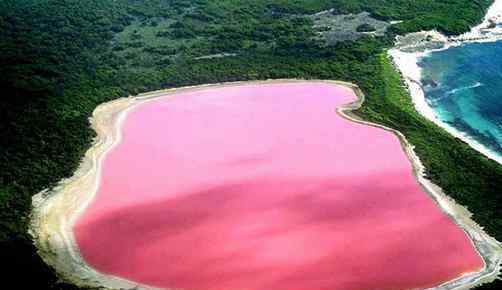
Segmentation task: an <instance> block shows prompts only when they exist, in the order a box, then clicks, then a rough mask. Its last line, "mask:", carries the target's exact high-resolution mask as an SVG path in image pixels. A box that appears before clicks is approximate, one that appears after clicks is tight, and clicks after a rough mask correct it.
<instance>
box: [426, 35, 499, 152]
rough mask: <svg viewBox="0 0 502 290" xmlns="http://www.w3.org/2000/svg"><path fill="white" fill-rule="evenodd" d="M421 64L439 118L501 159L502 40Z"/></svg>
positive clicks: (468, 46) (449, 51)
mask: <svg viewBox="0 0 502 290" xmlns="http://www.w3.org/2000/svg"><path fill="white" fill-rule="evenodd" d="M418 64H419V66H420V67H422V83H423V86H424V91H425V96H426V100H427V102H428V103H429V105H430V106H431V107H432V108H433V109H434V111H435V113H436V115H437V116H438V117H439V118H440V119H441V120H442V121H444V122H446V123H448V124H450V125H451V126H453V127H455V128H456V129H458V130H460V131H462V132H465V133H467V134H468V135H469V136H470V137H471V138H472V139H475V140H477V141H478V142H480V143H481V144H483V145H485V146H486V147H487V148H489V149H490V150H491V151H493V152H494V153H496V154H497V155H499V156H502V41H498V42H491V43H468V44H463V45H461V46H456V47H452V48H449V49H447V50H443V51H437V52H432V53H431V54H429V55H428V56H425V57H423V58H421V59H420V60H419V63H418Z"/></svg>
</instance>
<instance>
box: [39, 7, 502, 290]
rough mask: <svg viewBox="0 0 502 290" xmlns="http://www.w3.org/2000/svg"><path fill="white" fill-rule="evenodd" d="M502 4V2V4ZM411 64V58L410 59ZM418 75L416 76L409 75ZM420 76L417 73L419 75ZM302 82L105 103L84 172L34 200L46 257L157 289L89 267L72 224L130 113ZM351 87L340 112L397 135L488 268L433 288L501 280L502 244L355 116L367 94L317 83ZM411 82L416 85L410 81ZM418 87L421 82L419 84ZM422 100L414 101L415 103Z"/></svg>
mask: <svg viewBox="0 0 502 290" xmlns="http://www.w3.org/2000/svg"><path fill="white" fill-rule="evenodd" d="M498 2H500V1H498ZM408 61H409V60H408ZM410 73H411V74H413V72H410ZM414 73H416V71H415V72H414ZM298 81H301V80H274V81H262V82H238V83H228V84H215V85H205V86H197V87H186V88H179V89H171V90H163V91H157V92H151V93H148V94H142V95H139V96H137V97H130V98H122V99H118V100H115V101H112V102H109V103H105V104H102V105H100V106H99V107H98V108H97V109H96V110H95V112H94V114H93V117H92V119H91V124H92V127H93V129H94V130H96V132H97V137H96V140H95V142H94V144H93V146H92V147H91V148H90V149H89V150H88V151H87V153H86V155H85V157H84V159H83V160H82V163H81V165H80V167H79V169H78V170H77V171H76V172H75V174H74V176H72V177H71V178H69V179H67V180H63V181H62V182H61V183H60V184H59V185H58V186H57V187H56V188H54V189H53V190H52V191H50V192H47V191H44V192H41V193H39V194H37V195H35V196H34V198H33V212H32V223H31V225H32V226H31V230H30V232H31V234H32V235H33V237H34V241H35V244H36V246H37V247H38V249H39V253H40V255H41V256H42V258H43V259H44V260H45V261H46V262H47V263H48V264H49V265H51V266H53V267H54V268H55V269H56V271H57V272H58V273H59V275H60V277H61V278H62V279H64V280H66V281H69V282H72V283H75V284H77V285H80V286H94V287H100V286H104V287H106V288H110V289H133V288H135V289H155V288H152V287H148V286H146V285H138V283H135V282H132V281H128V280H125V279H122V278H118V277H115V276H111V275H106V274H103V273H100V272H98V271H96V270H95V269H93V268H92V267H90V266H89V265H88V264H87V263H86V262H85V261H84V259H83V258H82V256H81V255H80V253H79V249H78V247H77V245H76V242H75V237H74V233H73V230H72V226H73V224H74V223H75V220H76V218H77V217H78V216H79V214H81V213H82V212H83V210H85V209H86V208H87V207H88V205H89V203H90V202H91V201H92V200H93V198H94V196H95V193H96V191H97V187H98V184H99V178H100V176H101V170H102V169H101V164H102V160H103V158H104V156H105V155H106V154H107V152H109V151H110V150H111V149H112V148H114V146H117V144H119V143H120V142H121V138H122V136H121V133H120V132H121V130H120V129H121V126H122V123H123V122H124V119H125V117H126V116H127V114H128V112H130V111H131V110H133V109H134V108H135V107H136V106H138V105H139V104H143V103H145V102H149V101H151V100H154V99H156V98H158V97H163V98H166V97H169V95H171V94H174V93H180V92H191V91H197V90H202V89H208V88H218V87H220V86H238V85H242V84H249V83H253V84H270V83H286V82H298ZM313 82H323V83H329V84H337V85H343V86H346V87H348V88H350V89H352V90H354V91H355V92H356V94H357V96H358V98H359V99H358V101H356V102H354V103H352V104H349V105H346V106H343V107H340V108H338V110H337V111H338V113H339V114H340V115H341V116H343V117H345V118H347V119H349V120H351V121H354V122H358V123H362V124H365V125H369V126H375V127H379V128H383V129H385V130H388V131H391V132H393V133H394V134H396V135H397V136H398V137H399V139H400V141H401V145H402V148H403V150H404V151H405V152H406V154H407V156H408V158H409V160H410V162H411V163H412V165H413V169H414V174H415V176H416V178H417V180H418V181H419V183H420V184H421V185H422V187H423V188H424V190H425V191H426V192H427V193H428V194H429V195H430V196H431V197H432V198H433V199H434V200H435V202H436V203H437V205H438V206H439V207H440V208H441V210H442V211H444V212H445V213H446V214H447V215H449V216H450V217H451V218H452V219H453V220H454V221H455V222H456V223H457V224H458V225H459V226H460V227H461V228H462V229H463V230H464V231H465V232H466V233H467V235H468V236H469V237H470V239H471V240H472V242H473V245H474V246H475V248H476V249H477V251H478V253H479V254H480V255H481V257H482V258H483V260H484V264H485V267H484V268H483V270H482V271H481V272H477V273H468V274H465V275H463V276H462V277H459V278H457V279H454V280H452V281H449V282H446V283H444V284H442V285H439V286H437V287H434V288H430V289H434V290H448V289H470V288H472V287H473V286H475V285H479V284H482V283H487V282H490V281H493V280H494V279H496V277H497V275H498V274H499V272H500V262H501V260H502V248H501V246H500V243H498V242H497V241H496V240H495V239H493V238H491V237H489V236H488V235H487V234H486V233H485V232H484V231H483V229H482V228H481V227H480V226H478V225H476V224H475V223H474V222H473V221H472V220H471V218H470V217H471V215H472V214H471V213H469V212H468V210H467V209H466V208H464V207H462V206H460V205H458V204H456V203H455V201H453V200H452V199H451V198H449V197H447V196H446V195H445V194H444V193H443V192H442V191H441V189H440V188H438V187H437V186H435V185H434V184H432V183H431V182H430V181H428V180H427V179H425V178H424V168H423V165H422V164H421V162H420V160H419V159H418V157H417V156H416V155H415V153H414V151H413V147H412V146H411V145H410V144H409V143H408V142H407V141H406V139H405V137H404V136H403V135H402V134H401V133H399V132H397V131H395V130H392V129H389V128H386V127H383V126H380V125H376V124H372V123H368V122H365V121H361V120H359V119H358V118H357V117H355V116H353V114H351V111H352V110H354V109H357V108H359V107H360V106H361V104H362V103H363V102H364V96H363V95H362V93H361V92H360V91H359V89H358V88H357V87H356V86H355V85H353V84H350V83H344V82H335V81H313ZM410 83H413V82H412V81H410ZM417 86H418V84H417ZM415 99H417V97H415V98H414V100H415Z"/></svg>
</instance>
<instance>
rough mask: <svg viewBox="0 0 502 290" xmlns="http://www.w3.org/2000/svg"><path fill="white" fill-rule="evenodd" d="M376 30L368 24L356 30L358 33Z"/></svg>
mask: <svg viewBox="0 0 502 290" xmlns="http://www.w3.org/2000/svg"><path fill="white" fill-rule="evenodd" d="M375 30H376V29H375V27H373V26H372V25H371V24H368V23H363V24H361V25H359V26H358V27H357V28H356V31H357V32H372V31H375Z"/></svg>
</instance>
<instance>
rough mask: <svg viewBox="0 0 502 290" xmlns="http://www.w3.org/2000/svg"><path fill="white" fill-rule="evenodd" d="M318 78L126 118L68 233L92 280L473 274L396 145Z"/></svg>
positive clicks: (197, 285) (276, 289)
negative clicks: (351, 114) (344, 111)
mask: <svg viewBox="0 0 502 290" xmlns="http://www.w3.org/2000/svg"><path fill="white" fill-rule="evenodd" d="M355 98H356V97H355V96H354V94H353V93H352V91H350V90H348V89H346V88H344V87H340V86H336V85H332V84H327V83H315V82H304V83H283V84H266V85H258V84H255V85H242V86H236V87H224V88H208V89H205V90H202V91H192V92H185V93H179V94H177V95H176V96H175V97H164V98H159V99H155V100H153V101H150V102H148V103H145V104H142V105H140V106H138V107H137V108H136V109H135V110H133V111H132V112H131V113H129V115H128V116H127V119H126V120H125V123H124V125H123V128H122V132H123V140H122V142H121V143H120V144H119V145H118V146H117V147H115V148H114V149H112V151H110V152H109V153H108V154H107V156H106V158H105V159H104V161H103V169H102V178H101V181H100V184H99V189H98V192H97V194H96V197H95V199H94V200H93V202H92V203H91V204H90V206H89V207H88V208H87V209H86V210H85V212H84V213H83V214H82V215H81V216H80V217H79V218H78V220H77V222H76V224H75V225H74V233H75V237H76V241H77V243H78V246H79V248H80V251H81V253H82V255H83V257H84V259H85V260H86V261H87V262H88V263H89V264H90V265H92V266H93V267H95V268H96V269H97V270H99V271H101V272H104V273H109V274H113V275H116V276H120V277H123V278H127V279H129V280H132V281H135V282H138V283H143V284H147V285H152V286H157V287H163V288H178V289H179V288H183V289H191V290H394V289H411V288H418V287H427V286H433V285H435V284H438V283H441V282H444V281H446V280H450V279H452V278H455V277H457V276H459V275H461V274H462V273H464V272H468V271H473V270H477V269H479V268H480V267H482V265H483V263H482V260H481V259H480V257H479V256H478V254H477V253H476V251H475V250H474V248H473V246H472V245H471V243H470V241H469V239H468V238H467V236H466V235H465V234H464V232H463V231H462V230H461V229H460V228H459V227H458V226H457V225H455V224H454V223H453V222H452V221H451V220H450V219H449V218H448V217H447V216H446V215H445V214H443V213H442V212H441V211H440V210H439V208H438V207H437V206H436V205H435V203H434V202H433V200H432V199H431V198H430V197H429V196H428V195H427V194H426V193H425V192H424V191H423V190H422V189H421V188H420V186H419V185H418V183H417V181H416V179H415V178H414V176H413V175H412V171H411V165H410V162H409V160H408V159H407V157H406V155H405V153H404V152H403V150H402V149H401V147H400V144H399V140H398V138H397V137H396V136H395V135H393V134H392V133H389V132H387V131H384V130H382V129H378V128H375V127H370V126H365V125H361V124H357V123H354V122H350V121H348V120H346V119H343V118H342V117H340V116H339V115H338V114H337V113H336V111H335V108H336V107H337V106H340V105H341V104H345V103H349V102H351V101H353V100H355Z"/></svg>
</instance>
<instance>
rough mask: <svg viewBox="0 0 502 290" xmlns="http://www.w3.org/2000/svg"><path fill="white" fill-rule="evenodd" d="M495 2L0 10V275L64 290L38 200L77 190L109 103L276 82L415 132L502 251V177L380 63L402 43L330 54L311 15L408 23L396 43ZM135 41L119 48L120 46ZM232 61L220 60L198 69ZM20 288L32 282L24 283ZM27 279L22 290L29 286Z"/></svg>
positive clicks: (356, 45) (146, 2)
mask: <svg viewBox="0 0 502 290" xmlns="http://www.w3.org/2000/svg"><path fill="white" fill-rule="evenodd" d="M490 2H491V1H490V0H477V1H465V0H449V1H435V0H423V1H413V0H365V1H364V0H304V1H300V0H293V1H291V0H272V1H269V0H254V1H249V0H218V1H215V0H196V1H193V0H143V1H138V0H86V1H81V0H2V1H0V85H1V88H2V90H3V93H2V99H1V101H0V117H1V119H2V120H1V122H0V132H1V138H0V148H1V150H0V164H1V165H2V170H1V171H0V263H2V268H3V269H7V270H4V271H3V272H2V274H3V275H2V278H3V281H2V283H3V285H9V282H11V281H9V280H10V279H15V282H16V283H17V287H16V288H19V289H37V290H43V289H54V290H55V289H75V287H73V286H71V285H66V284H61V283H59V282H58V279H57V278H56V277H55V275H54V273H52V271H51V270H50V269H49V268H48V267H47V266H46V265H45V264H44V263H43V262H42V261H41V259H40V258H39V257H38V255H37V254H36V252H35V249H34V247H33V245H32V244H31V240H30V237H29V236H28V234H27V232H26V230H27V223H28V220H29V217H28V214H29V211H30V206H31V195H32V194H35V193H37V192H39V191H40V190H42V189H44V188H47V187H50V186H51V185H54V184H55V183H56V182H57V181H58V180H60V179H61V178H64V177H68V176H71V174H72V172H73V171H74V170H75V168H76V167H77V166H78V163H79V160H80V158H81V157H82V156H83V153H84V152H85V150H86V149H87V148H88V147H89V145H90V143H91V140H92V137H93V136H94V132H92V130H90V128H89V124H88V117H89V116H90V114H91V112H92V111H93V109H94V108H95V107H96V106H97V105H98V104H100V103H102V102H105V101H108V100H111V99H114V98H118V97H122V96H127V95H128V94H137V93H140V92H145V91H150V90H154V89H160V88H167V87H176V86H183V85H193V84H202V83H216V82H222V81H237V80H255V79H269V78H305V79H310V78H315V79H342V80H348V81H352V82H355V83H357V84H359V85H360V86H361V88H362V89H363V91H364V92H365V93H366V95H367V99H368V101H367V103H366V105H365V106H364V109H363V110H362V111H361V112H360V113H361V114H362V115H363V116H364V117H365V118H368V119H370V120H373V121H377V122H381V123H384V124H386V125H388V126H391V127H394V128H397V129H399V130H401V131H402V132H404V133H405V134H406V136H407V137H408V138H409V139H410V141H411V142H412V143H413V144H415V145H416V146H417V152H418V153H419V155H420V157H421V158H422V160H423V162H424V163H425V164H426V166H427V168H428V174H429V176H430V177H431V178H432V179H433V180H434V181H435V182H437V183H438V184H439V185H441V186H442V187H443V188H444V189H445V190H446V191H447V192H448V193H449V194H450V195H451V196H453V197H455V198H456V199H457V200H459V201H460V202H461V203H462V204H465V205H468V206H469V208H470V209H471V211H473V212H474V213H476V215H475V217H474V218H475V219H476V220H477V221H478V222H479V223H480V224H482V225H483V226H486V228H487V230H488V231H489V233H490V234H492V235H494V236H496V237H497V238H498V239H499V240H502V219H501V218H500V216H497V215H496V213H499V215H500V212H501V211H502V210H501V208H500V204H502V201H501V200H500V195H498V194H499V193H500V192H502V189H501V188H500V186H501V183H500V180H502V175H501V170H502V169H501V167H500V166H499V165H497V164H495V163H494V162H491V161H489V160H486V159H485V158H483V157H482V156H481V155H480V154H478V153H476V152H474V151H473V150H472V149H470V148H469V147H468V146H467V145H465V144H464V143H462V142H460V141H459V140H455V139H454V138H453V137H451V136H449V135H447V134H446V133H445V132H443V131H442V130H440V129H438V128H437V127H435V126H434V125H432V124H431V123H429V122H427V121H426V120H424V119H423V118H422V117H420V116H419V115H418V114H417V113H416V112H415V111H414V109H413V107H412V105H411V103H410V101H409V97H408V96H407V94H406V93H405V92H404V91H403V90H402V88H401V87H400V80H399V78H398V76H397V74H396V73H395V72H394V71H393V70H392V68H391V67H390V65H389V64H388V61H387V60H386V59H385V57H382V56H381V53H382V49H385V48H387V47H389V46H390V44H391V43H390V39H392V35H388V36H387V37H384V38H379V39H375V38H363V39H360V40H358V41H357V42H340V43H337V45H336V46H335V47H326V45H325V44H324V43H319V42H317V41H315V40H313V39H312V33H313V32H312V29H311V28H312V27H311V25H312V23H311V22H310V20H309V19H308V18H306V17H303V14H309V13H315V12H319V11H320V10H324V9H330V8H335V9H336V11H337V12H343V13H348V12H359V11H362V10H367V11H370V12H371V13H373V14H374V15H375V16H377V17H379V18H381V19H395V20H404V22H403V23H401V24H399V25H397V26H393V31H392V33H402V32H408V31H415V30H420V29H429V28H438V29H440V30H443V31H445V32H448V33H459V32H463V31H466V30H467V29H468V27H469V26H472V25H474V24H475V23H476V22H478V21H479V20H480V19H481V17H482V15H483V13H484V11H485V9H486V8H487V6H488V5H489V4H490ZM126 30H128V31H127V32H128V33H129V32H130V34H125V36H127V37H124V40H123V41H119V39H118V35H123V34H124V32H126ZM222 52H227V53H228V52H233V53H236V54H237V55H235V56H227V57H222V58H204V59H197V58H196V57H199V56H203V55H206V54H217V53H222ZM20 276H21V277H20ZM20 278H21V279H20ZM493 285H495V284H493ZM490 287H491V286H490V285H488V286H485V287H484V288H482V289H498V288H497V286H496V285H495V286H493V287H492V288H490Z"/></svg>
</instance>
